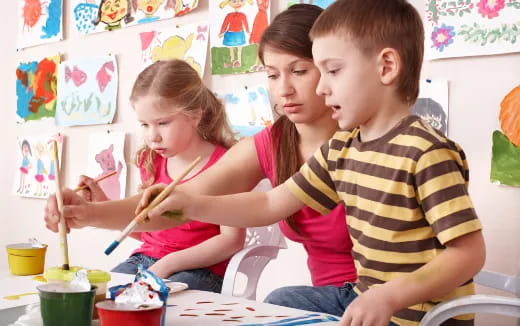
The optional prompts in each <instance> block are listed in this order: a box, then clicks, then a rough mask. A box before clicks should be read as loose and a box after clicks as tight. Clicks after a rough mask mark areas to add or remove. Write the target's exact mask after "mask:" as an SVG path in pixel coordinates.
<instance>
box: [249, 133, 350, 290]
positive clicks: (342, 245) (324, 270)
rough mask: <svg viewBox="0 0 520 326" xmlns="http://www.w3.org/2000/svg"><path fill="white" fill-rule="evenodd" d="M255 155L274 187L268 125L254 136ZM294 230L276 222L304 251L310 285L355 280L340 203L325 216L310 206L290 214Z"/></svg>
mask: <svg viewBox="0 0 520 326" xmlns="http://www.w3.org/2000/svg"><path fill="white" fill-rule="evenodd" d="M254 141H255V146H256V154H257V157H258V161H259V163H260V166H261V168H262V171H263V173H264V175H265V176H266V177H267V178H268V179H269V180H270V181H271V184H272V185H273V186H275V180H276V176H275V169H276V167H275V163H276V162H275V161H274V153H273V150H272V147H271V128H270V127H269V128H265V129H264V130H262V131H261V132H259V133H257V134H256V135H255V136H254ZM294 221H295V224H296V228H297V229H298V230H299V232H300V233H301V235H299V234H297V233H296V232H294V231H293V230H292V229H291V228H290V227H289V225H288V224H287V222H286V221H285V220H282V221H280V222H279V223H278V225H279V226H280V230H281V231H282V233H283V234H284V235H285V236H286V237H287V238H289V239H290V240H292V241H295V242H300V243H301V244H302V245H303V247H304V248H305V250H306V251H307V255H308V258H307V266H308V267H309V270H310V272H311V278H312V284H313V285H314V286H325V285H335V286H341V285H343V283H345V282H355V281H356V277H357V276H356V268H355V266H354V259H353V258H352V252H351V249H352V241H351V240H350V236H349V234H348V230H347V225H346V214H345V209H344V207H343V205H342V204H339V205H338V206H336V208H335V209H334V210H332V211H331V212H330V213H329V214H328V215H321V214H320V213H318V212H317V211H315V210H313V209H312V208H310V207H304V208H302V209H301V210H299V211H298V212H296V213H295V214H294Z"/></svg>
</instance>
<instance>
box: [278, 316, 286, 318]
mask: <svg viewBox="0 0 520 326" xmlns="http://www.w3.org/2000/svg"><path fill="white" fill-rule="evenodd" d="M275 317H276V318H287V317H289V316H275Z"/></svg>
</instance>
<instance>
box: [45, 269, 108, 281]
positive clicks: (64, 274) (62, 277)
mask: <svg viewBox="0 0 520 326" xmlns="http://www.w3.org/2000/svg"><path fill="white" fill-rule="evenodd" d="M80 269H83V267H79V266H72V267H70V269H69V270H68V271H67V270H63V269H62V268H61V267H51V268H49V269H47V270H46V271H45V273H43V276H44V277H45V278H46V279H48V280H54V281H65V282H70V281H71V280H72V277H73V276H74V273H76V272H77V271H79V270H80ZM87 277H88V280H89V282H90V283H105V282H108V281H110V273H107V272H105V271H102V270H100V269H88V270H87Z"/></svg>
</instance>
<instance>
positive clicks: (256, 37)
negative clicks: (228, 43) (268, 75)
mask: <svg viewBox="0 0 520 326" xmlns="http://www.w3.org/2000/svg"><path fill="white" fill-rule="evenodd" d="M256 4H257V5H258V12H257V13H256V16H255V20H254V21H253V28H252V30H251V35H250V36H249V44H258V43H260V39H261V38H262V34H263V33H264V31H265V29H266V28H267V24H268V22H267V9H269V0H256ZM262 70H263V65H261V64H260V58H259V57H258V55H257V56H256V61H255V64H254V65H253V66H252V67H251V71H262Z"/></svg>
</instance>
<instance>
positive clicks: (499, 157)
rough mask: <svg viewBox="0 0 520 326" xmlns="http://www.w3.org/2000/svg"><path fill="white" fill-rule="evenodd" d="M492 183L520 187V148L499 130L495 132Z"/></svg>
mask: <svg viewBox="0 0 520 326" xmlns="http://www.w3.org/2000/svg"><path fill="white" fill-rule="evenodd" d="M491 182H494V183H495V182H498V183H501V184H504V185H509V186H517V187H520V148H519V147H517V146H515V145H514V144H513V143H511V142H510V141H509V139H507V137H506V136H505V135H504V134H503V133H501V132H500V131H498V130H495V131H494V132H493V155H492V158H491Z"/></svg>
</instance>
